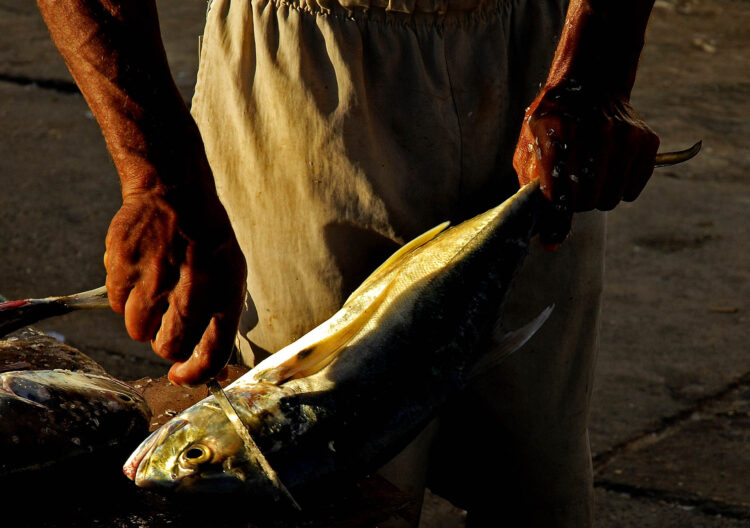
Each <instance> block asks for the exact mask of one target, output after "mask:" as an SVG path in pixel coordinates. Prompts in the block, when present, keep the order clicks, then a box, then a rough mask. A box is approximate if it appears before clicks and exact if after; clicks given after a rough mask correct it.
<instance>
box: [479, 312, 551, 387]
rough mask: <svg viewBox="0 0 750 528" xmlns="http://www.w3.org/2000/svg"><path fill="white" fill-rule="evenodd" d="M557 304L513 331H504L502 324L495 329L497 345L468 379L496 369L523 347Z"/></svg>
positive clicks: (481, 360) (494, 334)
mask: <svg viewBox="0 0 750 528" xmlns="http://www.w3.org/2000/svg"><path fill="white" fill-rule="evenodd" d="M554 308H555V305H554V304H552V305H550V306H547V308H545V309H544V310H542V312H541V313H540V314H539V315H537V316H536V317H535V318H534V319H533V320H532V321H531V322H529V323H527V324H525V325H524V326H522V327H521V328H518V329H516V330H513V331H512V332H504V331H503V330H502V329H501V326H500V324H497V325H496V326H495V328H494V329H493V336H494V337H495V342H496V346H495V348H493V350H492V351H491V352H488V353H487V354H486V355H485V356H483V357H482V358H481V359H480V360H479V361H478V362H477V363H476V364H475V365H474V366H473V367H472V368H471V371H470V372H469V375H468V377H467V379H469V380H474V379H476V378H478V377H480V376H482V375H483V374H485V373H486V372H488V371H490V370H492V369H494V368H495V367H497V366H498V365H499V364H500V363H502V362H503V360H505V358H507V357H508V356H509V355H511V354H512V353H513V352H515V351H516V350H518V349H519V348H521V347H522V346H523V345H525V344H526V342H527V341H528V340H529V339H531V337H532V336H533V335H534V334H536V333H537V331H538V330H539V329H540V328H541V327H542V325H543V324H544V323H545V322H546V321H547V319H548V318H549V316H550V314H551V313H552V310H553V309H554Z"/></svg>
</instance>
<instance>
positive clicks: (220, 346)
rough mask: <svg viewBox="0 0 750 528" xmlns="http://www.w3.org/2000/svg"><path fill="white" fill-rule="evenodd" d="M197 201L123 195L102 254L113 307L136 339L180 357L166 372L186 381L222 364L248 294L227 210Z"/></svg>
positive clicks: (212, 372) (200, 378) (195, 381)
mask: <svg viewBox="0 0 750 528" xmlns="http://www.w3.org/2000/svg"><path fill="white" fill-rule="evenodd" d="M200 201H202V200H199V201H193V200H190V201H189V202H190V203H191V210H187V211H186V210H180V207H184V204H185V203H186V202H185V201H184V200H171V199H170V198H169V197H168V196H163V195H160V194H157V193H154V192H138V193H133V194H130V195H127V196H125V198H124V201H123V204H122V207H121V208H120V210H119V211H118V212H117V214H116V215H115V217H114V218H113V220H112V223H111V224H110V227H109V232H108V234H107V240H106V245H107V251H106V253H105V256H104V264H105V266H106V268H107V291H108V292H109V300H110V304H111V305H112V308H113V310H114V311H116V312H118V313H121V314H125V326H126V327H127V330H128V333H129V334H130V336H131V337H132V338H133V339H135V340H137V341H149V340H150V341H151V346H152V348H153V349H154V352H156V353H157V354H158V355H160V356H161V357H163V358H165V359H168V360H170V361H174V362H176V364H175V365H174V366H172V368H171V370H170V371H169V378H170V380H171V381H172V382H174V383H178V384H184V385H197V384H199V383H202V382H205V381H207V380H208V379H210V378H211V377H213V376H215V375H217V374H218V373H219V372H220V371H221V369H222V368H223V367H224V365H225V364H226V362H227V361H228V359H229V354H230V352H231V350H232V345H233V343H234V338H235V334H236V331H237V324H238V321H239V317H240V313H241V311H242V306H243V302H244V296H245V276H246V269H245V259H244V257H243V255H242V252H241V251H240V248H239V246H238V244H237V240H236V238H235V236H234V232H233V231H232V228H231V226H230V225H229V221H228V219H227V218H226V214H225V213H224V212H223V209H218V208H220V207H221V205H220V204H218V203H217V204H212V206H209V207H205V208H204V207H202V206H198V207H196V204H197V203H200ZM175 202H179V204H178V203H175ZM217 206H218V208H217ZM206 219H210V220H208V221H207V220H206ZM203 222H207V223H208V224H209V225H210V227H209V226H206V225H205V224H203Z"/></svg>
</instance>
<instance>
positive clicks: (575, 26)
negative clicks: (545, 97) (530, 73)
mask: <svg viewBox="0 0 750 528" xmlns="http://www.w3.org/2000/svg"><path fill="white" fill-rule="evenodd" d="M652 4H653V0H646V1H632V2H621V1H614V0H598V1H597V0H573V1H572V2H571V4H570V7H569V9H568V14H567V18H566V21H565V26H564V28H563V32H562V35H561V37H560V43H559V45H558V48H557V51H556V53H555V58H554V60H553V63H552V66H551V68H550V74H549V77H548V79H547V82H546V85H545V88H546V89H547V90H550V89H554V88H563V89H566V88H567V89H573V90H580V89H585V90H586V91H587V92H589V93H599V94H603V95H607V96H613V97H616V98H619V99H622V100H626V101H627V100H628V99H629V98H630V92H631V90H632V87H633V84H634V82H635V74H636V70H637V67H638V60H639V58H640V54H641V51H642V49H643V44H644V36H645V31H646V25H647V23H648V16H649V14H650V11H651V5H652Z"/></svg>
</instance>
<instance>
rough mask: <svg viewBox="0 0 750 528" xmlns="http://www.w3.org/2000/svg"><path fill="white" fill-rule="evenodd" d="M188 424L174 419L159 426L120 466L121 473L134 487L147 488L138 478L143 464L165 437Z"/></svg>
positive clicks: (144, 482)
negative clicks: (133, 483)
mask: <svg viewBox="0 0 750 528" xmlns="http://www.w3.org/2000/svg"><path fill="white" fill-rule="evenodd" d="M189 423H190V422H189V421H188V420H184V419H181V418H175V419H172V420H170V421H169V422H168V423H166V424H164V425H163V426H161V427H160V428H159V429H157V430H156V431H154V432H153V433H151V434H150V435H149V436H148V437H146V439H145V440H144V441H143V442H141V445H139V446H138V447H137V448H136V450H135V451H133V453H132V454H131V455H130V456H129V457H128V459H127V460H126V461H125V464H124V465H123V466H122V472H123V473H124V474H125V476H126V477H128V478H129V479H130V480H132V481H133V482H135V484H136V486H140V487H147V486H148V483H147V482H146V481H144V480H143V479H142V478H139V474H142V473H143V472H142V471H141V469H142V467H141V466H143V464H144V463H145V462H146V461H147V460H148V459H149V458H150V457H151V454H152V453H153V452H154V450H155V449H156V447H157V446H159V445H160V444H161V442H162V440H164V439H165V438H166V437H167V436H169V435H170V434H172V433H174V432H175V431H178V430H179V429H182V428H183V427H185V426H186V425H187V424H189Z"/></svg>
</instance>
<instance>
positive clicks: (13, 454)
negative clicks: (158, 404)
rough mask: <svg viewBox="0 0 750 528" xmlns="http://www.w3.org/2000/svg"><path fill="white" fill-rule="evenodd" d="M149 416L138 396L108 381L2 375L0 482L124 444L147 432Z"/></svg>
mask: <svg viewBox="0 0 750 528" xmlns="http://www.w3.org/2000/svg"><path fill="white" fill-rule="evenodd" d="M31 353H32V354H33V351H32V352H31ZM149 417H150V410H149V408H148V406H147V405H146V402H145V400H144V399H143V398H142V397H141V396H140V394H138V393H137V392H136V391H135V390H134V389H133V388H131V387H130V386H128V385H127V384H125V383H123V382H120V381H118V380H115V379H113V378H111V377H109V376H105V375H99V374H92V373H87V372H73V371H70V370H62V369H52V370H26V371H10V372H3V373H2V374H0V478H4V477H7V476H11V475H16V474H18V473H21V472H25V471H29V470H37V469H41V468H45V467H48V466H51V465H54V464H56V463H59V462H61V461H64V460H67V459H72V458H74V457H76V456H78V455H83V454H88V453H92V452H95V451H99V450H101V449H102V448H108V447H113V446H117V445H127V442H128V440H130V441H131V442H132V441H133V440H134V439H136V438H137V437H138V436H140V435H143V434H144V433H145V432H146V431H147V427H148V419H149ZM141 437H142V436H141Z"/></svg>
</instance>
